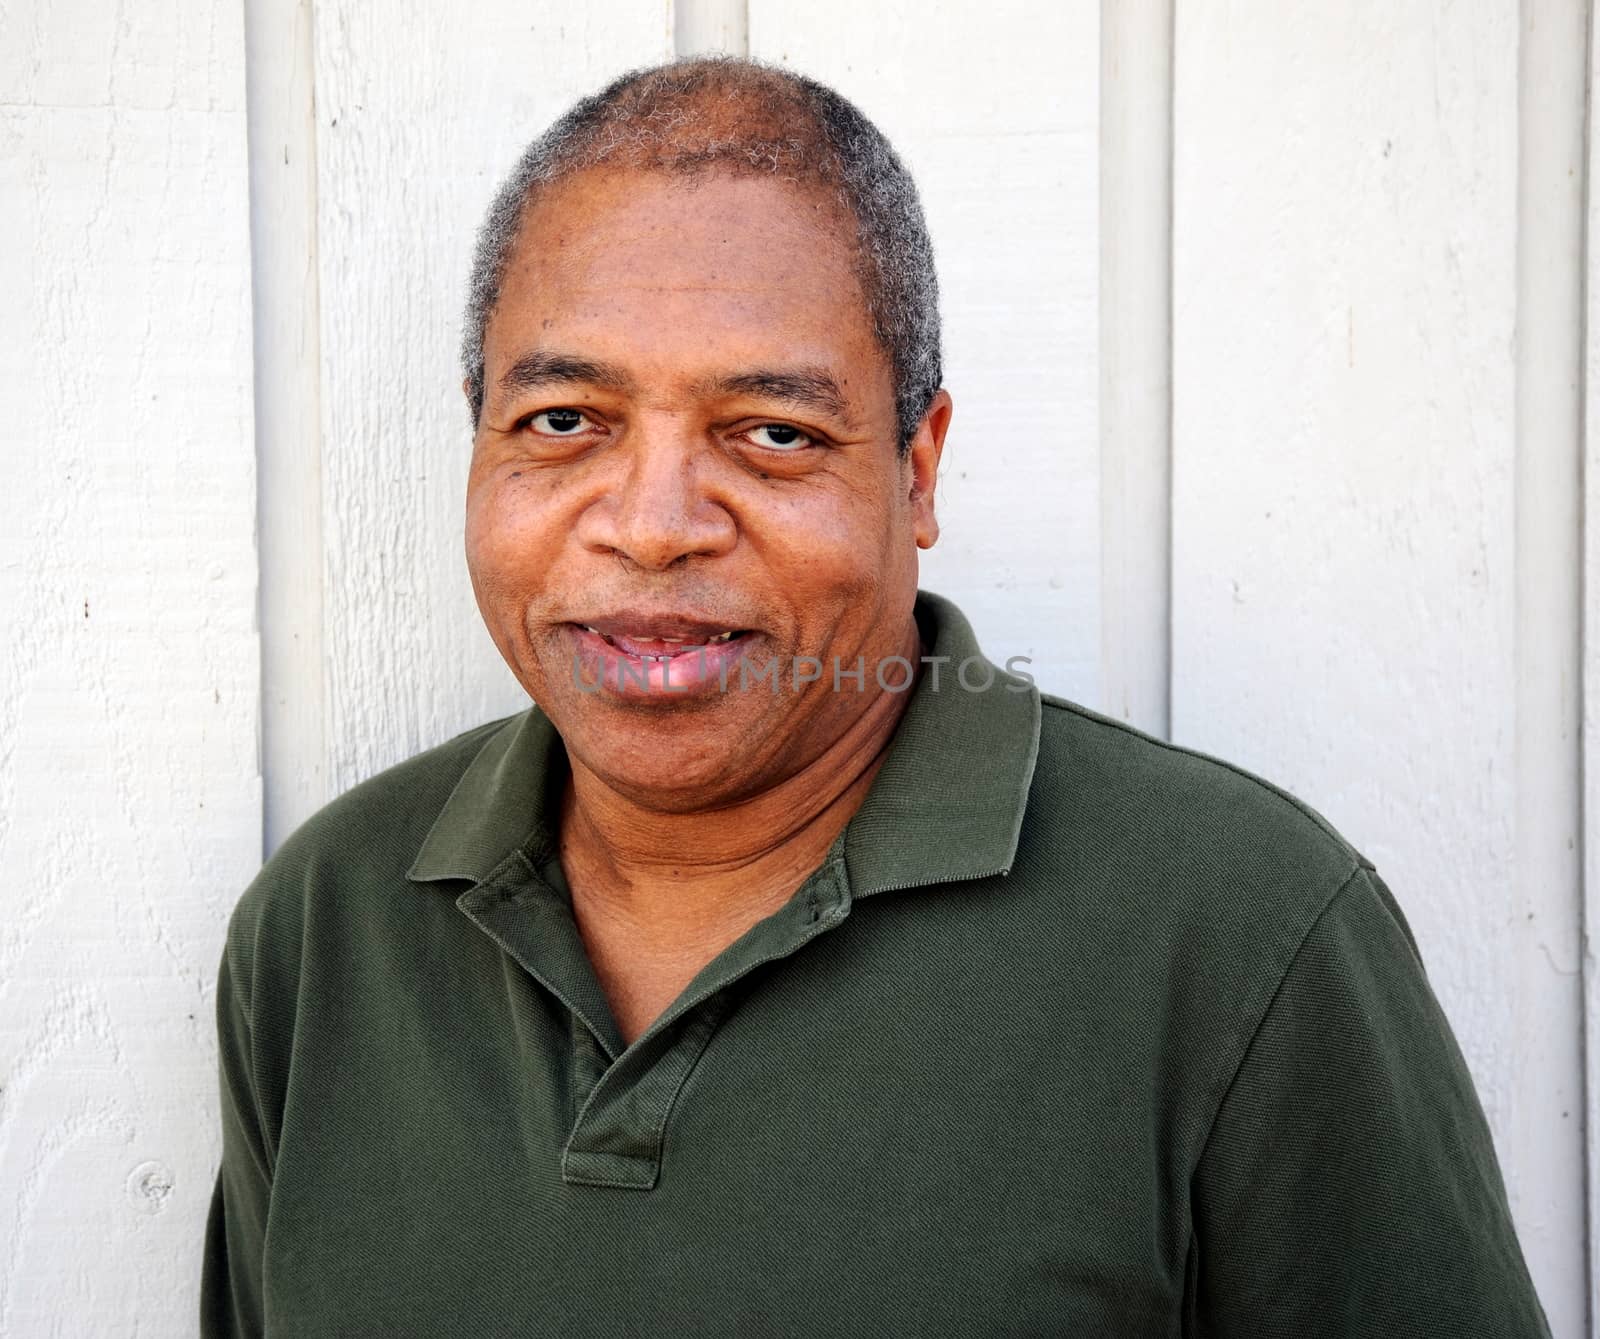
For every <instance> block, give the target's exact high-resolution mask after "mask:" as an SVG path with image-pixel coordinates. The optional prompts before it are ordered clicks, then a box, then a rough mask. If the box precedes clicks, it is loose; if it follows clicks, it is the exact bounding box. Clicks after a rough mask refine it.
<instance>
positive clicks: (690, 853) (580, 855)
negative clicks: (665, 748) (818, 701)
mask: <svg viewBox="0 0 1600 1339" xmlns="http://www.w3.org/2000/svg"><path fill="white" fill-rule="evenodd" d="M907 641H908V655H907V658H908V659H910V660H911V662H912V663H913V664H919V663H920V661H919V660H918V658H917V657H918V651H919V643H918V640H917V632H916V628H915V626H913V627H912V628H911V629H910V630H909V632H908V639H907ZM910 696H911V694H910V693H909V692H901V693H883V692H880V693H879V694H878V695H877V696H876V697H875V698H874V699H873V700H872V701H871V703H870V704H869V705H868V707H867V709H866V710H865V711H863V712H862V713H861V714H860V715H859V716H858V717H856V718H855V720H853V721H852V722H851V723H850V724H849V726H848V727H847V728H846V729H845V731H844V732H843V733H842V734H841V735H840V736H839V737H838V738H836V739H835V740H833V741H832V742H831V743H830V744H829V745H828V747H827V748H826V749H824V750H823V752H822V753H821V754H819V755H818V756H817V757H815V758H814V759H812V760H811V761H810V762H808V763H806V764H805V765H804V766H802V767H801V768H800V769H799V770H798V771H796V772H793V773H791V774H789V775H787V776H784V777H782V778H780V779H779V780H777V781H775V782H774V783H773V784H772V785H770V786H767V787H765V788H763V789H761V790H758V791H756V792H754V793H753V794H751V795H749V796H747V797H746V798H743V799H741V800H739V801H737V802H735V803H733V804H724V805H719V806H717V807H715V808H711V809H706V810H689V811H671V812H665V811H662V810H658V809H651V808H649V807H648V805H647V804H643V803H640V802H638V800H637V799H636V798H633V797H629V796H624V795H621V794H619V793H618V792H617V791H615V790H613V789H611V788H610V787H609V786H608V785H606V783H605V782H604V781H602V780H601V779H600V778H599V777H598V776H596V775H595V774H594V773H593V772H592V771H590V770H589V769H587V768H586V767H584V766H583V765H582V764H581V763H580V762H579V761H578V760H577V759H572V775H571V780H570V782H569V783H568V786H567V789H566V793H565V795H564V796H563V801H562V813H561V858H562V864H563V866H564V868H565V870H566V873H567V876H568V881H569V883H571V885H572V889H573V897H574V900H575V901H580V900H581V901H582V902H583V903H584V904H585V906H586V908H587V910H588V911H589V912H590V914H593V913H596V912H598V913H600V914H604V915H605V916H607V917H608V918H613V919H617V920H621V921H625V922H629V923H632V924H633V925H635V926H637V927H639V929H640V930H641V931H642V932H646V933H649V934H651V935H655V936H662V937H669V938H670V937H677V936H686V937H693V936H695V935H697V934H702V933H710V932H711V931H710V930H709V929H708V927H710V926H714V925H717V924H720V923H725V922H726V921H728V920H730V919H732V920H740V921H743V920H750V919H751V918H752V917H753V918H759V916H761V915H765V914H767V912H769V911H771V910H774V909H775V907H776V905H777V904H779V903H781V902H782V901H784V900H786V899H787V897H788V896H789V895H790V894H791V893H792V892H793V891H794V889H795V888H796V887H798V886H799V884H800V883H801V882H802V881H803V880H804V878H805V877H806V875H808V874H809V873H810V872H811V871H812V870H814V869H815V868H816V867H817V866H818V865H819V864H820V863H821V862H822V859H823V857H824V856H825V855H826V854H827V851H828V848H829V847H830V846H831V845H832V844H833V841H834V839H835V838H836V837H837V836H838V835H839V833H840V832H841V831H842V830H843V829H844V826H845V824H847V823H848V822H849V821H850V818H851V817H852V816H853V815H854V814H855V812H856V810H857V809H859V808H860V806H861V803H862V801H863V800H864V799H865V798H866V796H867V792H868V790H869V789H871V786H872V782H873V780H874V778H875V777H876V776H877V774H878V769H879V768H880V767H881V766H882V765H883V761H884V759H885V758H886V757H887V756H888V747H889V742H890V740H891V739H892V738H893V736H894V732H895V729H896V727H897V726H898V725H899V722H900V717H901V715H902V714H903V713H904V711H905V707H906V703H907V702H908V701H909V699H910Z"/></svg>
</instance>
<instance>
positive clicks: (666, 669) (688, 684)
mask: <svg viewBox="0 0 1600 1339" xmlns="http://www.w3.org/2000/svg"><path fill="white" fill-rule="evenodd" d="M568 631H569V632H570V633H571V634H572V643H573V655H572V677H573V684H574V686H575V687H577V688H578V689H579V690H580V691H582V692H585V693H589V694H592V695H594V696H599V695H600V694H602V693H603V694H605V695H606V696H608V697H621V698H631V699H640V698H655V699H658V700H661V701H681V700H683V699H684V698H691V697H705V696H707V695H708V694H711V693H716V692H720V691H723V690H724V689H725V688H726V687H727V685H728V683H729V675H730V673H731V672H732V671H733V669H734V666H735V664H736V663H737V662H738V660H739V659H740V658H741V657H742V656H743V655H744V653H745V650H746V648H747V647H748V646H749V644H750V643H751V642H752V641H753V640H754V638H755V634H754V633H748V632H745V633H740V634H739V635H738V636H735V637H730V638H729V639H728V640H727V641H725V642H713V643H711V644H709V645H707V646H697V647H693V648H691V649H688V650H685V651H682V652H680V653H679V654H678V655H675V656H671V657H668V658H666V659H658V658H656V657H654V656H636V655H629V654H628V652H626V651H624V650H622V649H621V648H620V647H616V646H613V645H612V644H611V643H610V642H608V641H607V640H606V639H605V638H604V637H602V636H601V635H600V634H599V633H598V632H590V631H589V629H588V628H584V627H579V626H578V625H577V624H569V625H568ZM734 682H737V680H736V679H735V680H734Z"/></svg>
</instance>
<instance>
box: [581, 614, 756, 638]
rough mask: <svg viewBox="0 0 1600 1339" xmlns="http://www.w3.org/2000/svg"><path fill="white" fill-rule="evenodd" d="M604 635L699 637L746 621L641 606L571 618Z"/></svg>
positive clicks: (739, 626)
mask: <svg viewBox="0 0 1600 1339" xmlns="http://www.w3.org/2000/svg"><path fill="white" fill-rule="evenodd" d="M572 621H573V622H574V623H577V624H578V625H580V626H581V627H585V628H593V629H594V630H595V631H596V632H600V633H604V634H605V635H606V636H607V637H633V638H637V639H638V640H640V641H685V642H692V641H697V640H698V641H703V640H705V639H706V638H709V637H720V636H721V635H722V634H723V633H725V632H729V631H732V632H740V631H743V630H744V629H746V628H748V627H749V624H747V623H739V622H733V623H728V622H720V621H717V620H714V619H709V618H702V617H700V616H698V615H695V614H685V613H678V612H667V611H661V610H656V611H651V610H644V609H616V610H613V611H612V612H610V613H608V614H597V615H595V616H593V617H591V618H575V619H573V620H572Z"/></svg>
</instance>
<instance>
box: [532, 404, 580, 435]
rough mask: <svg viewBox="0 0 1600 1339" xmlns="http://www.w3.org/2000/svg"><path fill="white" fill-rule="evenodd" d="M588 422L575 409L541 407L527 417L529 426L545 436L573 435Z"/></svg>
mask: <svg viewBox="0 0 1600 1339" xmlns="http://www.w3.org/2000/svg"><path fill="white" fill-rule="evenodd" d="M588 422H589V420H588V418H587V417H586V416H585V415H584V414H583V413H582V412H581V411H579V410H577V409H542V410H540V411H539V412H538V413H537V414H534V415H531V416H530V417H529V419H528V424H529V426H530V427H532V428H533V430H534V431H535V432H537V433H542V434H543V435H544V436H546V437H571V436H574V435H575V434H576V433H578V432H579V431H580V430H581V429H583V428H584V427H585V426H587V425H588Z"/></svg>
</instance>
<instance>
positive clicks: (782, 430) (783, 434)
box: [745, 423, 812, 451]
mask: <svg viewBox="0 0 1600 1339" xmlns="http://www.w3.org/2000/svg"><path fill="white" fill-rule="evenodd" d="M745 436H746V437H748V438H749V439H750V440H751V441H752V442H754V443H755V444H756V445H757V446H764V447H767V448H768V449H769V450H773V451H794V450H797V449H799V448H800V447H803V446H810V445H811V444H812V441H811V438H810V437H808V436H807V435H806V434H805V433H803V432H801V431H800V429H799V428H797V427H795V426H793V425H792V424H789V423H763V424H761V425H760V426H759V427H754V428H751V429H750V430H749V431H748V432H746V433H745Z"/></svg>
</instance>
